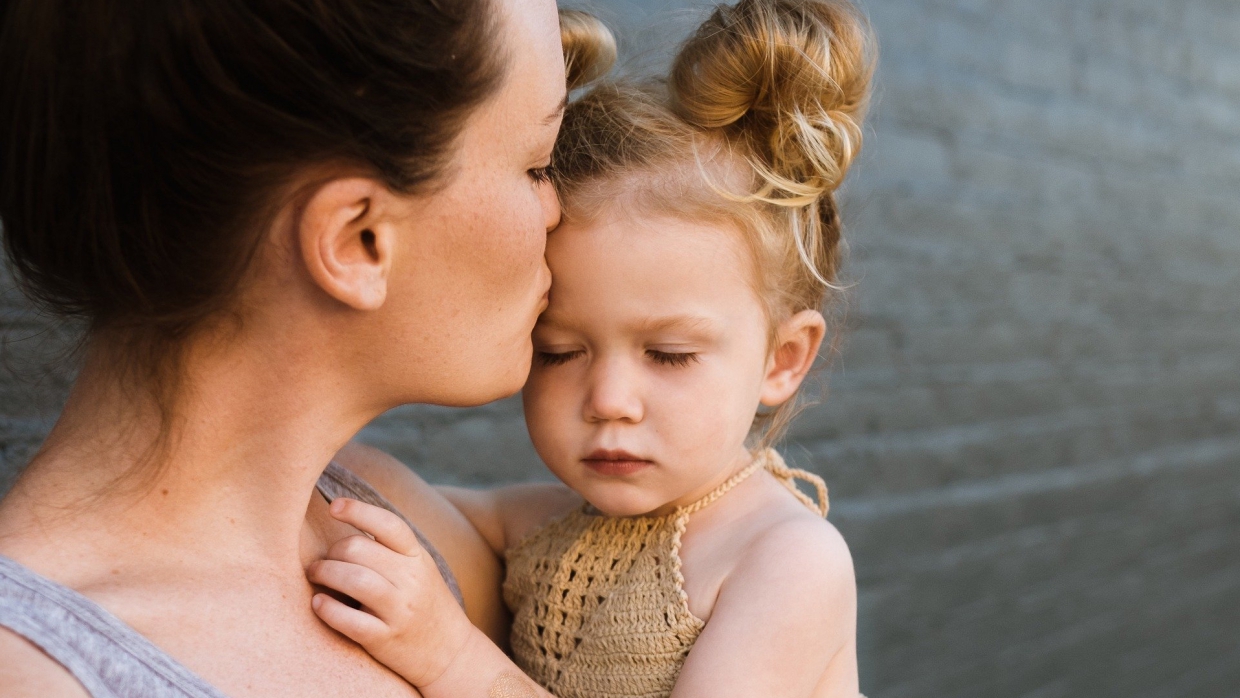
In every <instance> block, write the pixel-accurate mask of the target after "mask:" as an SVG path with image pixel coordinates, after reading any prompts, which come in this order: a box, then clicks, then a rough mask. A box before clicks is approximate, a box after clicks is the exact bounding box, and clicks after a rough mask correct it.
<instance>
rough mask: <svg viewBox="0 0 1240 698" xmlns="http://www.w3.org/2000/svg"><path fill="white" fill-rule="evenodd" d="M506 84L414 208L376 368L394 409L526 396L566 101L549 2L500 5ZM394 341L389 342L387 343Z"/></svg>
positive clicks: (400, 245)
mask: <svg viewBox="0 0 1240 698" xmlns="http://www.w3.org/2000/svg"><path fill="white" fill-rule="evenodd" d="M498 6H499V8H500V12H501V15H502V18H501V25H502V26H501V30H500V34H501V36H502V42H503V47H502V50H503V51H505V52H506V56H507V60H506V61H505V63H506V75H505V76H504V80H503V83H502V84H501V86H500V87H499V89H498V90H497V92H496V93H495V94H493V95H492V96H491V97H490V98H489V99H488V100H487V101H486V102H485V103H483V104H482V105H481V106H480V107H479V108H478V109H477V110H476V111H475V112H474V113H473V114H472V115H471V116H470V117H469V120H468V122H467V124H466V125H465V127H464V131H463V132H462V134H461V137H460V140H459V150H458V152H457V154H456V157H455V161H454V163H453V165H452V166H451V169H450V170H449V173H448V174H447V175H446V183H445V185H444V186H443V187H442V188H440V189H437V190H433V191H432V192H431V193H429V194H424V195H421V196H419V197H416V198H415V199H414V200H412V201H411V202H410V209H409V212H408V216H407V217H405V219H406V220H408V226H407V229H406V230H405V231H403V234H402V235H401V236H400V238H399V240H398V241H397V249H396V250H395V254H394V255H393V260H394V262H393V267H392V271H391V277H390V281H389V292H388V295H387V302H386V303H385V304H384V308H383V313H384V319H383V324H384V325H386V327H385V329H384V330H383V341H384V342H391V343H392V344H390V345H389V346H392V345H394V346H397V347H400V348H401V351H394V352H385V353H384V360H385V362H388V363H389V365H387V366H384V367H377V368H379V370H378V371H377V373H378V374H381V375H383V376H384V379H385V381H388V384H387V385H386V386H385V388H386V389H393V390H394V391H395V392H396V394H395V395H385V396H384V398H385V399H388V400H390V401H394V402H411V401H418V402H429V403H434V404H445V405H458V406H460V405H475V404H481V403H485V402H489V401H491V400H495V399H497V398H500V397H504V396H507V395H510V394H512V393H514V392H516V391H517V390H519V389H520V388H521V385H522V383H523V382H524V381H525V377H526V375H527V374H528V372H529V365H530V358H531V354H532V350H531V343H530V331H531V329H532V328H533V326H534V323H535V321H536V320H537V318H538V314H539V313H540V312H541V311H542V309H543V308H544V307H545V304H546V294H547V290H548V288H549V286H550V283H551V274H550V272H549V271H548V269H547V265H546V263H545V261H544V258H543V253H544V249H545V247H546V242H547V231H548V230H550V229H551V228H553V227H555V225H556V224H557V223H558V222H559V219H560V208H559V203H558V200H557V198H556V194H555V191H554V190H553V188H552V187H551V185H550V184H549V183H548V182H547V181H546V180H545V178H544V177H543V174H544V170H543V168H545V167H547V165H548V164H549V162H550V157H551V149H552V147H553V145H554V143H555V138H556V135H557V133H558V132H559V126H560V119H561V116H562V114H563V105H564V100H565V75H564V56H563V51H562V48H561V43H560V31H559V19H558V14H557V10H556V5H555V2H554V0H501V2H499V3H498ZM393 334H395V335H396V336H395V337H394V336H393Z"/></svg>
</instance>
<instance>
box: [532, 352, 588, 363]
mask: <svg viewBox="0 0 1240 698" xmlns="http://www.w3.org/2000/svg"><path fill="white" fill-rule="evenodd" d="M582 353H583V352H582V351H581V350H580V349H579V350H577V351H565V352H559V353H556V352H550V351H539V352H535V353H534V354H535V356H536V357H537V358H538V363H540V364H542V365H543V366H559V365H561V364H566V363H568V362H569V361H572V360H573V359H575V358H577V357H578V356H579V355H581V354H582Z"/></svg>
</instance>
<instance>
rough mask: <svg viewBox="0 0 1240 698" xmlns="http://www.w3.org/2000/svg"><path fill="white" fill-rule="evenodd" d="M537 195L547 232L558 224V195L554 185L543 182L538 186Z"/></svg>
mask: <svg viewBox="0 0 1240 698" xmlns="http://www.w3.org/2000/svg"><path fill="white" fill-rule="evenodd" d="M538 197H539V200H540V202H541V204H542V210H543V223H544V224H545V225H546V227H547V232H548V233H549V232H551V230H552V229H553V228H555V227H556V226H557V225H559V224H560V195H559V194H557V193H556V191H555V187H553V186H551V185H550V184H543V185H542V186H541V187H539V188H538Z"/></svg>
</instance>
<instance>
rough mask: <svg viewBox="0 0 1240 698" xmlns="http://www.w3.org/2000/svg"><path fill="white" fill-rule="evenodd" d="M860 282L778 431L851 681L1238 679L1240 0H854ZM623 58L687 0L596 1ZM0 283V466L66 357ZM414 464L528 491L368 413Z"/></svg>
mask: <svg viewBox="0 0 1240 698" xmlns="http://www.w3.org/2000/svg"><path fill="white" fill-rule="evenodd" d="M865 6H866V8H867V10H868V11H869V12H870V14H871V16H872V18H873V21H874V24H875V26H876V28H877V31H878V34H879V37H880V40H881V42H882V49H883V55H882V68H881V73H880V80H879V86H880V97H879V103H878V108H877V110H876V112H875V118H874V121H873V132H872V134H871V138H870V140H869V144H868V146H867V148H868V150H867V154H866V155H865V157H864V159H863V162H862V163H861V165H860V167H859V169H858V171H857V174H856V176H855V177H854V178H853V180H851V182H850V184H849V186H848V193H847V197H846V201H847V203H846V206H847V216H848V218H849V221H850V226H851V227H850V235H851V240H852V242H853V264H852V267H851V268H852V276H853V277H854V279H855V280H856V281H857V282H858V283H857V288H856V292H855V302H854V307H853V310H852V312H851V314H850V319H849V327H850V332H849V340H848V343H847V345H846V348H845V350H844V352H843V354H842V356H841V357H840V358H839V359H837V360H836V361H835V362H834V365H833V368H832V370H831V372H830V376H829V385H830V395H829V396H828V397H827V398H826V399H825V401H824V402H823V403H822V404H821V405H820V406H818V407H816V408H814V409H813V410H811V411H810V412H808V413H807V414H806V415H805V416H804V417H803V418H802V419H801V421H800V423H799V424H798V426H797V427H796V429H795V430H794V432H793V436H792V438H791V440H790V442H789V443H788V444H787V448H786V450H787V452H788V453H789V455H790V457H791V458H792V459H793V460H794V461H796V462H797V463H799V464H801V465H804V466H807V467H810V468H812V469H813V470H816V471H817V472H819V473H821V474H823V475H825V476H826V477H827V478H828V480H829V482H830V483H831V485H832V493H833V508H832V513H831V519H832V520H833V521H834V522H835V523H836V524H837V525H838V526H839V527H840V529H841V530H842V531H843V532H844V534H845V536H846V537H847V538H848V540H849V542H850V544H851V545H852V549H853V554H854V556H855V558H856V563H857V574H858V581H859V583H860V593H861V596H860V604H861V608H860V611H861V616H860V618H861V620H860V628H859V639H860V647H861V671H862V687H863V689H864V690H865V691H866V693H867V694H869V695H870V696H872V697H878V698H904V697H912V696H918V697H921V696H925V697H927V698H929V697H938V696H961V697H964V696H978V697H979V698H980V697H986V698H994V697H1000V696H1027V697H1029V698H1034V697H1036V698H1053V697H1055V696H1089V697H1095V696H1116V697H1119V696H1123V697H1125V698H1134V697H1141V698H1153V697H1154V696H1166V697H1168V698H1172V697H1179V696H1189V695H1192V696H1196V697H1201V698H1205V697H1215V696H1217V697H1220V698H1221V697H1223V696H1236V695H1240V632H1238V631H1236V630H1235V628H1237V627H1240V197H1238V194H1240V48H1237V46H1240V4H1237V3H1234V2H1230V1H1227V0H1181V1H1180V2H1167V0H1039V1H1035V0H917V1H914V0H869V1H868V2H867V3H866V5H865ZM595 7H596V8H597V9H598V10H599V12H600V13H601V14H602V15H603V16H604V17H606V18H607V19H609V20H611V21H612V22H613V23H614V24H615V26H618V27H620V28H621V29H622V31H623V32H624V39H625V41H626V49H627V53H628V54H629V55H631V56H636V59H635V60H634V62H633V65H636V66H637V67H638V68H640V67H643V66H647V67H648V66H651V65H658V63H659V60H660V57H661V54H660V52H659V51H658V50H657V47H659V46H660V45H666V43H667V42H669V41H674V40H675V39H676V38H678V37H679V36H681V35H683V33H684V32H685V31H687V29H688V28H690V27H691V26H692V25H693V21H694V17H695V16H696V13H695V12H693V11H691V10H689V9H685V8H688V7H690V5H689V3H683V2H674V3H663V2H653V1H646V2H635V1H629V2H624V1H622V0H611V1H610V2H599V3H595ZM23 308H24V306H23V305H22V304H21V303H20V302H19V301H18V300H16V299H15V297H14V296H13V295H12V294H11V293H10V294H8V295H5V296H4V297H3V311H2V312H3V320H2V322H3V327H4V329H5V330H6V334H7V335H8V336H9V338H10V340H12V338H14V337H19V336H21V337H33V338H32V339H26V340H25V341H20V342H14V341H9V342H8V343H7V344H6V345H5V347H4V359H5V362H6V364H7V365H9V366H11V367H13V368H14V369H15V370H16V371H17V373H18V374H20V377H14V375H12V374H10V375H6V376H5V377H4V378H3V380H2V381H0V415H2V416H0V458H3V459H4V460H3V463H4V467H5V468H7V469H9V471H10V472H11V471H12V469H13V468H14V467H16V466H18V465H20V463H21V462H23V461H24V459H25V458H26V457H27V454H28V453H29V451H30V449H31V448H32V447H33V446H34V445H35V444H36V443H37V441H38V438H39V436H40V434H41V433H42V431H43V429H44V428H45V425H46V420H47V419H48V418H49V417H50V416H54V413H55V406H56V404H57V403H58V401H59V399H60V396H61V395H62V392H63V389H64V385H65V380H64V377H65V376H66V375H67V374H68V372H67V370H66V369H64V368H61V369H57V370H54V371H50V372H48V371H42V370H40V369H39V366H40V361H41V357H42V356H44V355H45V354H46V353H47V352H48V351H49V347H55V346H59V345H60V344H61V343H62V341H63V337H64V336H66V332H65V331H64V330H63V329H57V330H56V331H52V330H51V329H49V328H50V327H51V326H50V325H49V324H48V323H46V322H42V321H40V320H39V319H37V318H32V317H30V315H29V313H28V312H27V311H25V310H23ZM363 438H364V439H366V440H367V441H370V442H371V443H374V444H377V445H380V446H382V447H385V448H387V449H389V450H391V451H392V452H394V453H396V454H397V455H399V456H400V457H402V458H403V459H405V460H406V462H408V463H410V464H411V465H413V466H414V467H415V468H417V469H418V470H419V471H420V472H422V473H424V474H425V475H426V476H427V477H429V478H431V479H432V480H437V481H443V482H458V483H459V482H464V483H494V482H506V481H511V480H518V479H531V478H544V477H546V475H545V474H543V472H542V471H541V469H540V467H539V466H538V464H537V462H536V459H535V457H534V456H533V453H532V451H531V450H530V448H529V446H528V443H527V441H526V437H525V433H524V427H523V426H522V423H521V416H520V408H519V405H517V404H516V403H515V402H513V401H505V402H501V403H498V404H495V405H491V406H488V407H484V408H480V409H476V410H469V411H449V410H442V409H432V408H424V407H408V408H403V409H400V410H396V411H394V412H392V413H391V414H389V415H386V416H384V417H383V418H381V419H380V420H378V421H377V422H376V423H375V424H374V425H372V426H371V427H370V428H368V429H367V430H366V432H365V433H364V435H363Z"/></svg>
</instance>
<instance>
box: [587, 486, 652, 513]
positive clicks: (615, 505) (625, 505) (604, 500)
mask: <svg viewBox="0 0 1240 698" xmlns="http://www.w3.org/2000/svg"><path fill="white" fill-rule="evenodd" d="M609 494H610V495H612V496H608V495H609ZM617 494H618V493H606V492H598V491H595V492H591V493H588V495H587V496H586V501H588V502H589V503H590V506H592V507H594V508H595V509H598V510H599V511H600V512H602V513H603V514H604V515H606V516H615V517H620V518H631V517H635V516H650V515H653V514H662V513H665V512H663V511H661V510H662V509H666V508H667V503H666V502H664V501H662V500H660V499H658V498H655V497H651V498H646V497H632V496H627V497H626V496H616V495H617Z"/></svg>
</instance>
